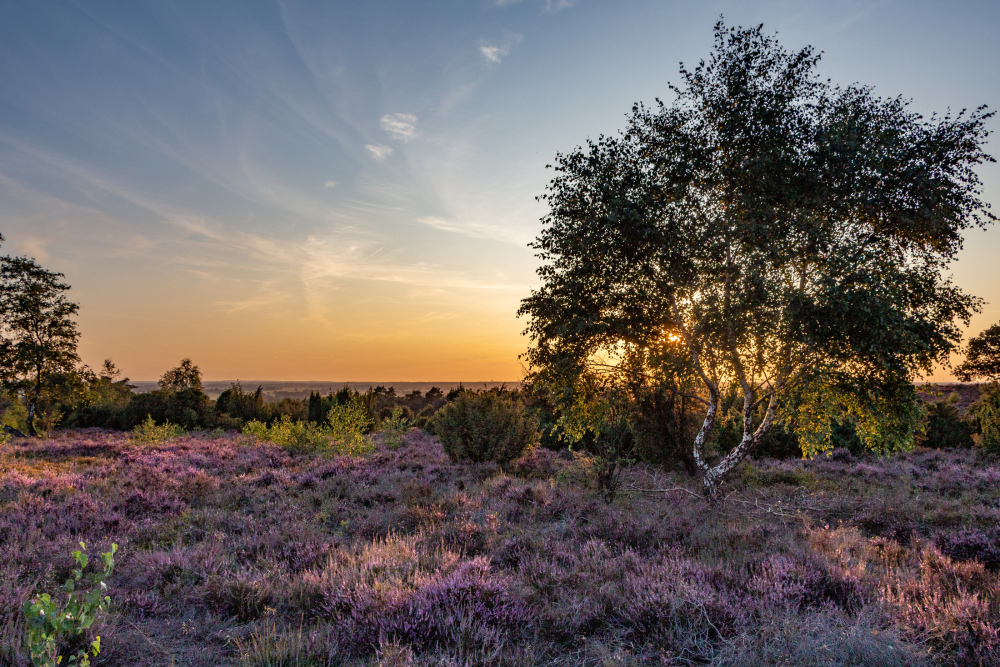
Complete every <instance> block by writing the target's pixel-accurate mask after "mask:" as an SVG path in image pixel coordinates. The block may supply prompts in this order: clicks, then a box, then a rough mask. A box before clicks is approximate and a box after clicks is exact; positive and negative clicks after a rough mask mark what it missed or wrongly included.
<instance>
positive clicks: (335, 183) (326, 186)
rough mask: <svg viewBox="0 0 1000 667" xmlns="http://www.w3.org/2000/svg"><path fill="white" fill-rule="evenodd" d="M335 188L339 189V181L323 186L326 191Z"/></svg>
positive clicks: (328, 182)
mask: <svg viewBox="0 0 1000 667" xmlns="http://www.w3.org/2000/svg"><path fill="white" fill-rule="evenodd" d="M335 187H337V181H327V182H326V183H324V184H323V189H324V190H329V189H330V188H335Z"/></svg>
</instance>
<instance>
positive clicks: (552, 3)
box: [493, 0, 576, 12]
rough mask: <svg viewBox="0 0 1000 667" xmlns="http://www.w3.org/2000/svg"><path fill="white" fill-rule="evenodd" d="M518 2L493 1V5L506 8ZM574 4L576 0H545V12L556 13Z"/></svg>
mask: <svg viewBox="0 0 1000 667" xmlns="http://www.w3.org/2000/svg"><path fill="white" fill-rule="evenodd" d="M520 2H521V0H494V3H493V4H495V5H496V6H497V7H507V6H508V5H516V4H518V3H520ZM575 4H576V0H545V11H547V12H558V11H560V10H563V9H567V8H568V7H572V6H573V5H575Z"/></svg>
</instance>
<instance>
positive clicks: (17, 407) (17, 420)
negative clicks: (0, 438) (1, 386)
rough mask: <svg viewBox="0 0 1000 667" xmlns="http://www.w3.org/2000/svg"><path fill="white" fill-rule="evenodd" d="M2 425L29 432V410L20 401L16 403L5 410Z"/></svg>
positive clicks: (1, 420) (0, 422)
mask: <svg viewBox="0 0 1000 667" xmlns="http://www.w3.org/2000/svg"><path fill="white" fill-rule="evenodd" d="M0 424H2V425H3V426H10V427H11V428H15V429H17V430H18V431H27V430H28V408H26V407H24V406H23V405H22V404H21V402H20V401H14V403H13V405H11V406H10V407H8V408H7V409H6V410H4V412H3V415H2V416H0Z"/></svg>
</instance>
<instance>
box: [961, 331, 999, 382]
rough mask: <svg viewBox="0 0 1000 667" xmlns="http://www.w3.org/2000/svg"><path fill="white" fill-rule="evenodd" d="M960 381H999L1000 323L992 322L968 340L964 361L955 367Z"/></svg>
mask: <svg viewBox="0 0 1000 667" xmlns="http://www.w3.org/2000/svg"><path fill="white" fill-rule="evenodd" d="M955 377H957V378H958V379H959V380H961V381H962V382H973V381H975V380H989V381H990V382H992V383H994V384H996V383H1000V324H994V325H993V326H991V327H990V328H989V329H987V330H986V331H984V332H982V333H981V334H979V335H978V336H975V337H974V338H972V340H970V341H969V346H968V347H967V348H966V349H965V361H963V362H962V363H960V364H959V365H958V366H956V367H955Z"/></svg>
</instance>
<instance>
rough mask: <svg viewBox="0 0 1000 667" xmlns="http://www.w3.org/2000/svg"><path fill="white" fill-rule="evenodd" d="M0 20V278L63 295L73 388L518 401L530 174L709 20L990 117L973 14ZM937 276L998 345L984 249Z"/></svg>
mask: <svg viewBox="0 0 1000 667" xmlns="http://www.w3.org/2000/svg"><path fill="white" fill-rule="evenodd" d="M0 6H2V10H3V14H2V16H3V18H2V20H0V84H2V85H0V233H2V234H3V235H4V236H5V237H6V239H7V241H6V243H5V244H4V248H3V250H2V251H0V252H3V253H15V254H26V255H29V256H33V257H35V258H37V259H38V260H39V262H40V263H42V264H43V265H44V266H45V267H46V268H48V269H50V270H54V271H60V272H62V273H65V274H66V280H67V281H68V282H69V283H70V284H71V285H72V286H73V289H72V291H71V292H70V296H71V298H72V299H73V300H74V301H76V302H78V303H80V305H81V308H80V316H79V325H80V331H81V333H82V340H81V353H82V356H83V359H84V361H85V362H87V363H88V364H90V365H92V366H95V367H96V366H98V365H99V364H100V362H101V361H102V360H103V359H104V358H105V357H111V358H113V359H114V360H115V362H116V363H117V364H118V366H119V367H120V368H121V369H122V370H123V371H124V372H125V373H126V374H127V375H128V376H130V377H131V378H132V379H136V380H142V379H155V378H157V377H158V376H159V375H160V374H162V373H163V371H164V370H166V369H167V368H168V367H170V366H173V365H176V363H177V362H178V361H179V360H180V359H181V358H182V357H191V358H192V359H193V360H194V361H195V362H196V363H197V364H199V365H200V366H201V368H202V370H203V371H204V373H205V377H206V379H216V380H222V379H232V378H237V377H239V378H245V379H261V380H263V379H284V380H384V381H393V380H395V381H405V380H411V381H421V380H459V379H462V380H466V381H474V380H517V379H519V378H520V376H521V366H520V363H519V361H518V359H517V356H518V354H519V353H521V352H523V351H524V349H525V347H526V345H527V341H526V339H524V338H522V337H521V331H522V330H523V329H524V327H525V324H526V323H525V322H524V321H523V320H518V319H517V318H516V317H515V311H516V310H517V307H518V304H519V301H520V300H521V299H522V298H524V297H525V296H527V295H528V294H529V292H530V290H531V289H532V287H534V286H536V285H537V281H536V277H535V273H534V271H535V268H536V267H537V264H538V262H537V260H536V259H535V257H534V256H533V251H532V250H531V249H530V248H528V247H527V243H528V242H529V241H530V240H531V239H532V238H533V237H534V236H535V235H536V234H537V233H538V231H539V230H540V223H539V218H540V217H541V216H542V215H543V214H544V211H545V209H544V207H543V205H542V204H540V203H539V202H537V201H536V200H535V197H536V196H537V195H539V194H541V193H542V192H543V191H544V187H545V184H546V182H547V180H548V179H549V178H550V177H551V172H550V171H547V170H546V169H545V166H546V164H547V163H550V162H552V160H553V158H554V156H555V154H556V152H558V151H567V150H571V149H572V148H573V147H574V146H576V145H578V144H581V143H583V142H584V141H585V140H586V139H587V138H588V137H596V136H597V135H599V134H601V133H605V134H610V133H613V132H615V131H617V130H618V129H620V128H621V127H623V125H624V117H625V114H626V113H627V112H628V111H629V109H630V108H631V105H632V103H633V102H637V101H645V102H647V103H649V102H653V101H654V99H655V98H656V97H661V98H663V99H665V100H669V99H670V94H669V90H668V88H667V84H668V82H671V81H673V82H677V81H678V79H679V77H678V73H677V70H678V65H679V62H680V61H684V62H685V63H689V64H696V63H697V61H698V60H699V59H701V58H704V57H707V56H708V54H709V52H710V49H711V46H712V26H713V24H714V23H715V21H716V20H717V19H718V18H719V16H720V14H721V15H724V16H725V20H726V22H727V24H731V25H746V26H749V25H756V24H759V23H763V24H764V27H765V30H766V31H768V32H773V31H775V30H776V31H778V36H779V39H780V40H781V42H782V43H783V45H784V46H785V47H786V48H789V49H798V48H801V47H803V46H806V45H807V44H812V45H813V46H815V47H816V48H817V49H819V50H822V51H823V52H824V55H823V60H822V63H821V66H820V71H821V73H822V74H823V75H824V76H828V77H830V78H832V79H833V81H834V82H835V83H842V84H849V83H852V82H855V81H859V82H861V83H865V84H870V85H872V86H874V87H875V90H876V92H877V93H878V94H880V95H883V96H896V95H902V96H904V97H907V98H912V100H913V108H915V109H916V110H918V111H920V112H922V113H928V114H929V113H930V112H932V111H938V112H943V111H945V110H946V109H947V108H948V107H951V108H952V109H953V110H958V109H961V108H963V107H970V108H971V107H976V106H979V105H981V104H988V105H989V106H990V107H991V108H993V109H998V110H1000V66H998V63H1000V3H998V2H995V1H992V2H985V1H984V2H901V1H899V2H871V1H867V2H862V1H850V2H839V1H831V0H826V1H823V2H800V1H794V2H793V1H787V2H663V1H652V0H635V1H630V0H617V1H610V0H609V1H598V0H577V1H575V2H574V1H573V0H520V1H519V0H493V1H489V0H464V1H459V0H453V1H451V2H444V1H442V2H413V1H412V0H410V1H407V2H404V1H400V2H382V1H379V0H369V1H366V2H356V1H350V2H349V1H347V0H334V1H327V2H311V3H310V2H302V3H299V2H251V1H249V0H240V1H238V2H236V1H233V2H217V1H211V2H205V1H204V0H200V1H192V2H186V3H183V2H166V1H157V2H150V3H137V2H134V0H133V1H128V2H108V1H101V2H70V1H66V2H47V1H44V0H33V1H32V2H3V3H2V5H0ZM990 127H991V129H992V130H994V131H997V130H1000V119H993V121H991V126H990ZM988 150H989V152H991V153H992V154H993V155H995V156H1000V138H998V137H997V136H996V135H994V137H992V141H991V143H990V146H989V147H988ZM980 174H981V176H982V178H983V180H984V182H985V196H986V200H987V201H989V202H991V203H992V205H993V207H994V211H997V210H998V209H1000V167H998V166H997V165H987V166H985V167H983V168H982V169H981V170H980ZM953 275H954V278H955V280H956V282H957V283H958V284H959V285H961V286H962V287H963V288H965V289H966V290H967V291H969V292H971V293H973V294H976V295H978V296H981V297H984V298H985V299H986V300H987V301H988V302H989V304H988V305H987V307H986V310H985V312H984V313H983V314H982V315H980V316H978V317H977V318H976V319H975V320H974V321H973V326H972V327H971V329H970V333H973V334H974V333H977V332H978V331H981V330H982V329H984V328H986V327H987V326H989V325H990V324H993V323H995V322H997V321H998V320H1000V229H997V228H994V229H990V230H989V231H987V232H982V231H974V232H971V233H970V234H969V235H967V240H966V249H965V251H964V252H963V253H962V255H961V259H960V261H958V262H957V263H956V264H955V265H954V266H953ZM945 377H946V376H945V375H943V374H941V375H939V376H938V377H937V379H945Z"/></svg>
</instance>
